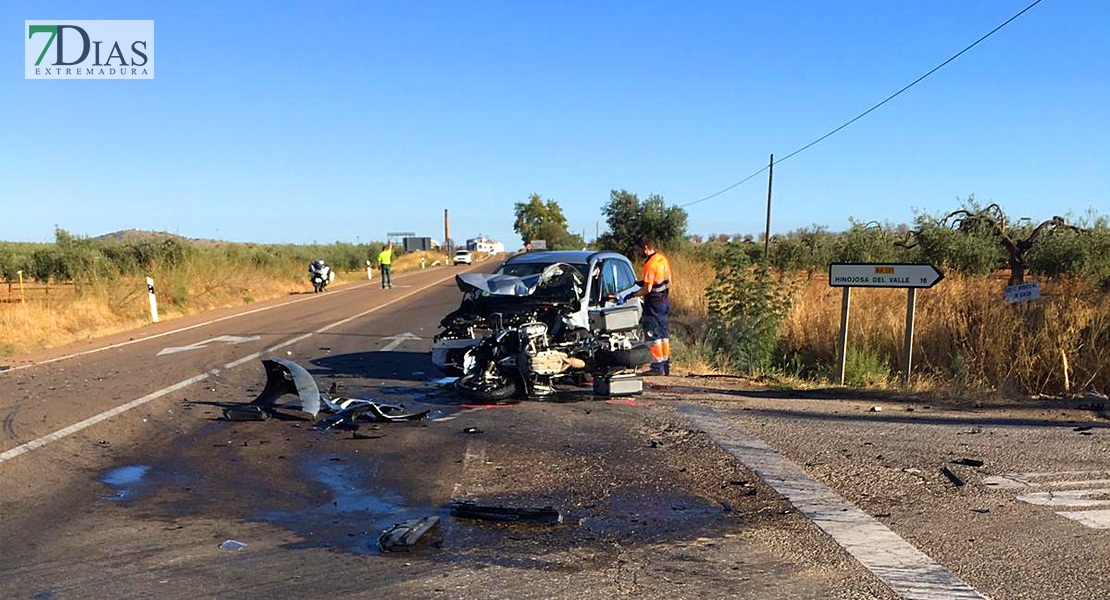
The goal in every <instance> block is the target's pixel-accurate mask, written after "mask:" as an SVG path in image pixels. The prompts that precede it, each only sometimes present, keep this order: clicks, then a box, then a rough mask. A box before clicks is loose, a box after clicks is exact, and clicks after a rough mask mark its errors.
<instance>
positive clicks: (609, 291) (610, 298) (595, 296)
mask: <svg viewBox="0 0 1110 600" xmlns="http://www.w3.org/2000/svg"><path fill="white" fill-rule="evenodd" d="M591 274H592V275H594V276H593V277H591V283H594V284H596V289H595V288H591V290H590V292H591V293H590V328H591V329H593V330H594V331H624V330H626V329H628V328H631V327H638V325H636V324H637V323H638V322H639V320H640V315H641V314H642V311H641V307H640V299H639V298H632V299H629V300H628V301H627V302H625V303H624V304H617V300H616V298H617V297H618V296H621V295H624V294H627V293H630V292H632V291H635V289H636V281H635V275H634V274H633V271H632V267H631V266H630V265H629V264H628V263H627V262H626V261H622V260H620V259H617V258H607V259H605V260H603V261H599V263H598V266H597V267H595V268H594V269H592V270H591ZM618 315H622V316H618ZM614 324H619V325H616V329H614Z"/></svg>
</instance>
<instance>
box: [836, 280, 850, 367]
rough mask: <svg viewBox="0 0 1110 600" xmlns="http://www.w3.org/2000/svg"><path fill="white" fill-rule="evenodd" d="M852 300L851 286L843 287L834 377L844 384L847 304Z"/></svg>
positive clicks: (846, 357)
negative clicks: (838, 343)
mask: <svg viewBox="0 0 1110 600" xmlns="http://www.w3.org/2000/svg"><path fill="white" fill-rule="evenodd" d="M851 300H852V288H850V287H846V288H844V299H843V300H841V302H840V345H839V346H838V348H837V352H838V354H837V365H838V366H837V370H836V379H837V381H839V382H840V385H844V364H845V362H846V361H847V360H848V305H849V303H850V302H851Z"/></svg>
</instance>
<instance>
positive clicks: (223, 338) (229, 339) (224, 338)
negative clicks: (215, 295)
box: [155, 335, 262, 356]
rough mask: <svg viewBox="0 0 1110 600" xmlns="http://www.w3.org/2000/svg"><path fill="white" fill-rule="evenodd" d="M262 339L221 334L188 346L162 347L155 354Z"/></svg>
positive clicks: (252, 336) (163, 354)
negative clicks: (218, 343)
mask: <svg viewBox="0 0 1110 600" xmlns="http://www.w3.org/2000/svg"><path fill="white" fill-rule="evenodd" d="M260 339H262V336H260V335H248V336H238V335H220V336H216V337H214V338H212V339H210V340H204V341H203V342H197V343H195V344H189V345H188V346H167V347H165V348H162V350H161V351H160V352H158V354H155V356H165V355H167V354H177V353H178V352H188V351H190V350H199V349H201V348H204V347H205V346H207V345H208V344H214V343H216V342H220V343H223V344H229V345H232V346H234V345H235V344H242V343H243V342H253V341H255V340H260Z"/></svg>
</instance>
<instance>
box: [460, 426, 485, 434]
mask: <svg viewBox="0 0 1110 600" xmlns="http://www.w3.org/2000/svg"><path fill="white" fill-rule="evenodd" d="M462 432H463V433H482V430H481V429H478V428H477V427H467V428H465V429H463V430H462Z"/></svg>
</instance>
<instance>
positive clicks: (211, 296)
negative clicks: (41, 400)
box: [0, 254, 420, 356]
mask: <svg viewBox="0 0 1110 600" xmlns="http://www.w3.org/2000/svg"><path fill="white" fill-rule="evenodd" d="M419 268H420V257H419V256H418V255H416V254H407V255H404V256H400V257H398V259H397V261H396V262H395V263H394V272H395V273H399V272H404V271H409V270H413V269H419ZM299 271H300V270H299V269H298V274H297V275H296V276H294V275H293V274H288V275H284V274H275V273H273V272H272V271H269V270H264V269H243V268H241V267H235V266H233V265H224V264H221V263H218V262H208V263H203V264H194V263H190V262H186V263H185V264H184V265H182V267H180V268H178V269H175V270H173V271H164V272H159V273H155V274H154V279H155V284H156V287H157V291H158V312H159V318H160V319H161V320H172V319H175V318H178V317H181V316H183V315H187V314H194V313H198V312H203V311H206V310H211V309H214V308H222V307H227V306H239V305H243V304H250V303H252V302H258V301H262V300H269V299H272V298H279V297H282V296H288V295H291V294H298V293H307V292H311V290H312V286H311V285H310V284H309V283H308V277H307V272H306V274H305V275H304V276H303V277H302V276H300V274H299ZM379 276H380V274H379V273H378V272H377V271H376V270H375V273H374V279H375V280H377V279H378V277H379ZM365 279H366V271H364V270H363V271H351V272H346V273H338V274H337V275H336V281H335V283H334V284H332V285H333V286H338V285H344V284H348V283H357V282H360V281H365ZM52 287H54V286H52ZM65 288H66V286H58V289H59V291H61V290H62V289H65ZM68 291H69V293H68V294H56V293H54V290H53V289H52V290H51V295H50V296H49V297H44V296H42V295H29V296H28V298H27V302H26V304H19V303H18V302H15V303H5V304H0V356H12V355H19V354H24V353H27V352H34V351H37V350H43V349H46V348H52V347H55V346H60V345H63V344H67V343H70V342H73V341H76V340H82V339H89V338H95V337H99V336H103V335H109V334H112V333H118V332H120V331H126V330H128V329H133V328H136V327H139V326H142V325H144V324H146V323H148V322H149V321H150V312H149V308H148V304H147V302H148V301H147V292H146V283H145V281H144V280H143V279H141V278H124V279H120V280H117V281H114V282H111V283H107V282H105V283H102V284H100V285H96V286H85V287H84V288H83V289H82V290H81V291H80V294H75V293H73V288H72V286H69V287H68ZM16 293H17V294H18V291H17V292H16Z"/></svg>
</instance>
